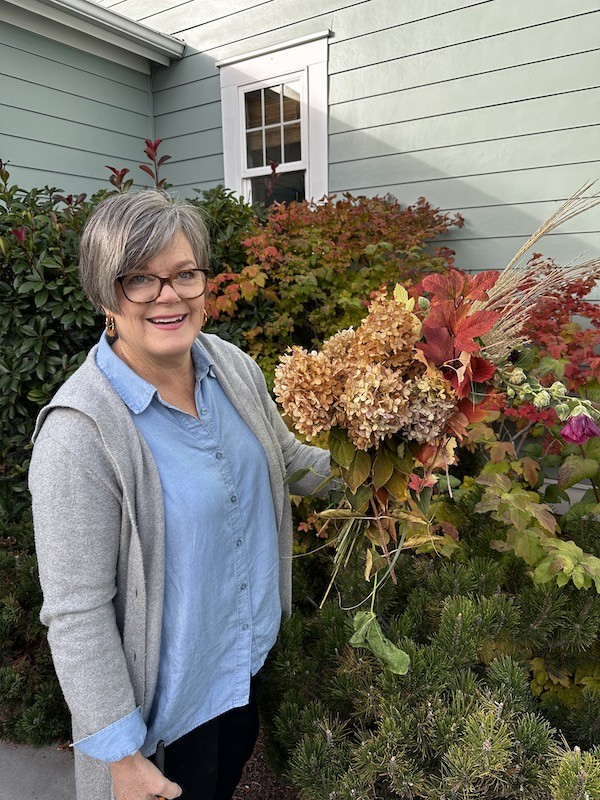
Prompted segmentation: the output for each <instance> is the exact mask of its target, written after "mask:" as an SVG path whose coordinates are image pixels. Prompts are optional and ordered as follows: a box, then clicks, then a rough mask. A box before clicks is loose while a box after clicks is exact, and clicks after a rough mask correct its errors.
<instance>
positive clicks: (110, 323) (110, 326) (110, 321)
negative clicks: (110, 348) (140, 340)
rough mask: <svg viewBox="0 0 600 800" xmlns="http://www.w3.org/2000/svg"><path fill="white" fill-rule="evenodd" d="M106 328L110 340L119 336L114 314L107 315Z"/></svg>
mask: <svg viewBox="0 0 600 800" xmlns="http://www.w3.org/2000/svg"><path fill="white" fill-rule="evenodd" d="M104 327H105V329H106V335H107V337H108V338H109V339H114V338H115V337H116V335H117V326H116V325H115V318H114V317H113V315H112V314H107V315H106V320H105V322H104Z"/></svg>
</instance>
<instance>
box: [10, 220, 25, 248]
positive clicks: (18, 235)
mask: <svg viewBox="0 0 600 800" xmlns="http://www.w3.org/2000/svg"><path fill="white" fill-rule="evenodd" d="M11 233H12V235H13V236H14V237H15V239H17V240H18V241H19V243H20V244H23V243H24V242H25V236H26V234H27V228H26V227H25V226H24V225H22V226H21V227H20V228H13V229H12V230H11Z"/></svg>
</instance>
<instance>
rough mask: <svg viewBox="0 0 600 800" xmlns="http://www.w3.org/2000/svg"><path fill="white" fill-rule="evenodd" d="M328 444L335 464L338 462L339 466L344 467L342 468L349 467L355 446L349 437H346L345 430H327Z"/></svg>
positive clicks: (352, 459)
mask: <svg viewBox="0 0 600 800" xmlns="http://www.w3.org/2000/svg"><path fill="white" fill-rule="evenodd" d="M328 446H329V451H330V453H331V457H332V458H333V460H334V461H335V462H336V464H339V465H340V467H344V469H349V468H350V466H351V464H352V462H353V461H354V454H355V453H356V448H355V447H354V445H353V444H352V442H351V441H350V439H348V434H347V433H346V431H345V430H343V429H342V428H332V429H331V430H330V431H329V440H328Z"/></svg>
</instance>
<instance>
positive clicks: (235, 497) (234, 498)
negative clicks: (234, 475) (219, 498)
mask: <svg viewBox="0 0 600 800" xmlns="http://www.w3.org/2000/svg"><path fill="white" fill-rule="evenodd" d="M229 499H230V500H231V502H232V503H237V495H236V494H232V495H231V497H230V498H229Z"/></svg>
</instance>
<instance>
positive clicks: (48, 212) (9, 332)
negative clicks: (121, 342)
mask: <svg viewBox="0 0 600 800" xmlns="http://www.w3.org/2000/svg"><path fill="white" fill-rule="evenodd" d="M8 181H9V174H8V171H7V169H6V168H5V167H4V166H2V167H1V168H0V253H1V257H2V260H1V262H0V308H1V309H2V314H0V341H2V352H1V353H0V394H1V395H2V403H1V404H0V428H1V429H2V431H3V434H2V440H1V442H0V465H1V467H0V469H1V473H0V478H1V480H2V482H1V483H0V519H1V518H2V515H5V516H6V515H8V516H9V517H10V516H13V517H14V516H15V515H18V514H19V513H20V511H21V510H22V508H23V507H26V505H27V502H28V501H27V500H26V499H25V497H23V501H22V502H19V498H18V495H19V494H23V492H24V491H25V489H26V484H25V473H26V470H27V465H28V459H29V452H30V448H31V444H30V437H31V433H32V428H33V421H34V419H35V416H36V414H37V412H38V411H39V409H40V408H41V406H43V405H44V404H45V403H46V402H47V401H48V400H49V399H50V397H51V396H52V395H53V394H54V392H55V391H56V390H57V389H58V387H59V386H60V385H61V384H62V383H63V382H64V381H65V379H66V378H67V377H68V376H69V375H70V374H71V373H72V372H73V371H74V370H75V369H76V368H77V367H78V366H79V364H80V363H81V362H82V361H83V359H84V357H85V353H86V352H87V350H88V348H89V347H90V346H91V344H93V342H94V341H95V340H96V339H97V337H98V332H99V330H100V329H101V327H100V326H101V322H100V318H99V317H98V316H97V315H96V313H95V312H94V309H93V308H92V306H91V305H90V303H89V302H88V300H87V299H86V297H85V295H84V293H83V291H82V290H81V289H80V288H79V284H78V279H77V247H78V244H79V237H80V234H81V230H82V228H83V225H84V223H85V221H86V219H87V217H88V215H89V213H90V211H91V209H92V207H93V205H94V203H95V201H96V200H97V198H95V199H94V200H92V201H89V200H86V197H85V195H80V196H79V197H73V196H72V195H69V196H68V197H62V196H61V195H60V194H58V190H57V189H53V188H50V187H47V186H46V187H45V188H43V189H32V190H31V191H29V192H26V191H23V190H22V189H19V188H18V187H17V186H14V185H13V186H11V185H9V183H8Z"/></svg>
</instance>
